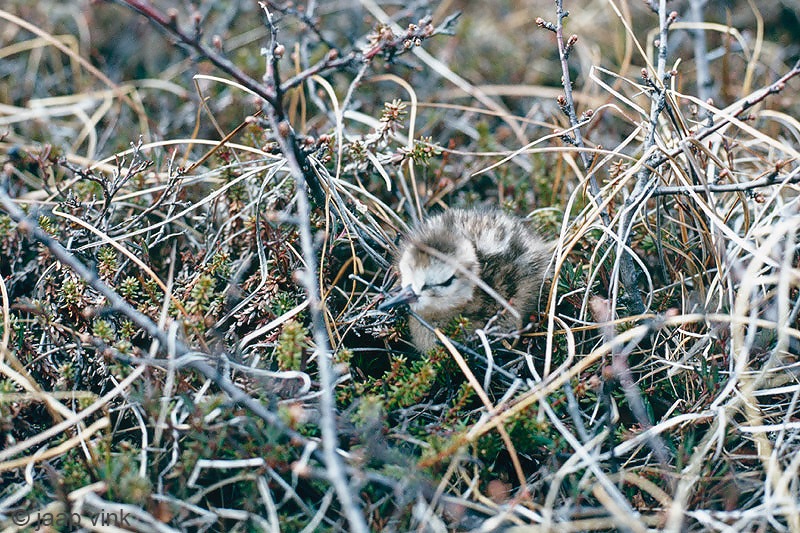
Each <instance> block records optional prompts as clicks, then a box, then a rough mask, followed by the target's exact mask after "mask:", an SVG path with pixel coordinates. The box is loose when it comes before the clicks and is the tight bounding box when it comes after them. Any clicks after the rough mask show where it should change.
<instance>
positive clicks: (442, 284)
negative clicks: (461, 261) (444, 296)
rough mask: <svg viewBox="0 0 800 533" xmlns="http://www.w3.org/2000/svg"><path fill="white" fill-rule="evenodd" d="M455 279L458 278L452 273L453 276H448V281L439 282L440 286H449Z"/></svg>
mask: <svg viewBox="0 0 800 533" xmlns="http://www.w3.org/2000/svg"><path fill="white" fill-rule="evenodd" d="M455 280H456V275H455V274H453V275H452V276H450V277H449V278H448V279H447V280H446V281H443V282H441V283H440V284H439V286H440V287H449V286H450V285H452V284H453V282H454V281H455Z"/></svg>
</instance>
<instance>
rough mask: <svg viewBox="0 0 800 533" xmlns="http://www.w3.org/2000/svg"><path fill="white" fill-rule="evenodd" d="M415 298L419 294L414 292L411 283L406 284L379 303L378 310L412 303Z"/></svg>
mask: <svg viewBox="0 0 800 533" xmlns="http://www.w3.org/2000/svg"><path fill="white" fill-rule="evenodd" d="M417 298H419V295H418V294H417V293H416V292H414V288H413V287H412V286H411V285H407V286H405V287H403V288H402V289H400V292H398V293H397V294H395V295H394V296H392V297H391V298H389V299H388V300H385V301H384V302H383V303H381V304H380V305H379V306H378V311H386V310H387V309H390V308H392V307H397V306H398V305H402V304H410V303H414V302H416V301H417Z"/></svg>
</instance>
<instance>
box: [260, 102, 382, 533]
mask: <svg viewBox="0 0 800 533" xmlns="http://www.w3.org/2000/svg"><path fill="white" fill-rule="evenodd" d="M265 112H266V115H267V117H269V121H270V123H271V125H272V129H273V130H274V131H276V132H278V135H277V136H276V140H277V142H278V145H279V146H280V149H281V152H283V155H284V157H286V162H287V164H288V167H289V172H290V173H291V175H292V177H293V178H294V180H295V184H296V189H297V219H298V226H299V229H300V244H301V251H302V256H303V261H304V262H305V265H306V266H305V269H304V270H303V273H302V275H301V281H302V284H303V287H304V288H305V291H306V295H307V297H308V304H309V305H308V309H309V314H310V315H311V326H312V333H313V337H314V344H315V345H316V352H317V367H318V369H319V381H320V406H319V410H320V431H321V433H322V450H323V457H324V461H325V466H326V468H327V475H328V479H329V480H330V482H331V484H332V485H333V487H334V489H336V494H337V496H338V497H339V503H341V505H342V508H343V510H344V514H345V516H346V517H347V520H348V522H349V523H350V530H351V531H354V532H356V533H366V532H367V531H369V530H368V528H367V524H366V522H365V520H364V516H363V515H362V513H361V510H360V509H359V507H358V504H357V502H356V501H355V499H354V498H353V495H352V494H351V493H350V485H349V483H348V481H347V478H346V477H345V473H344V469H343V465H342V461H341V458H340V457H339V455H338V453H337V451H336V448H337V440H338V437H337V431H336V412H335V407H336V406H335V399H334V394H333V392H334V391H333V387H334V383H335V382H336V376H335V370H334V369H333V366H332V365H331V351H330V348H329V346H330V344H329V342H328V333H327V330H326V329H325V317H324V316H323V305H322V301H321V297H320V291H319V286H318V285H317V281H316V280H317V257H316V253H315V251H314V246H313V241H312V235H311V221H310V220H309V214H310V208H309V205H308V197H307V192H306V191H307V184H306V179H305V174H304V173H303V170H302V168H301V167H300V162H299V161H298V160H297V158H296V157H295V155H294V152H293V151H292V148H291V146H290V144H289V143H290V141H289V139H288V136H289V131H290V127H289V124H288V123H287V122H278V118H277V116H276V114H275V113H274V111H273V110H271V109H265ZM284 133H285V135H284Z"/></svg>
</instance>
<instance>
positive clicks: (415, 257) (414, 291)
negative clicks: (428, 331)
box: [379, 228, 479, 318]
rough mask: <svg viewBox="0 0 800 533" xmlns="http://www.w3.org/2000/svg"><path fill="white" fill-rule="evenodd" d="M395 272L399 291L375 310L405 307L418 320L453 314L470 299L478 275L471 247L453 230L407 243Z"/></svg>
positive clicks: (419, 237) (475, 255)
mask: <svg viewBox="0 0 800 533" xmlns="http://www.w3.org/2000/svg"><path fill="white" fill-rule="evenodd" d="M397 269H398V270H399V271H400V285H401V289H400V291H399V292H398V293H396V294H395V295H393V296H392V297H391V298H389V299H388V300H386V301H385V302H383V304H381V306H380V307H379V308H380V309H381V310H385V309H388V308H390V307H394V306H397V305H401V304H408V305H409V307H410V308H411V310H412V311H414V312H415V313H418V314H419V315H420V316H421V317H422V318H430V317H441V316H448V315H452V314H456V313H457V312H458V310H459V309H460V308H462V307H463V306H464V305H465V304H467V303H468V302H469V301H470V300H471V299H472V297H473V293H474V291H475V285H474V283H473V282H472V279H474V278H475V276H477V275H478V272H479V266H478V258H477V254H476V252H475V246H474V245H473V244H472V242H470V241H469V239H467V238H466V237H464V236H463V235H460V234H459V233H458V232H457V230H456V229H455V228H452V229H451V231H449V232H446V233H436V234H427V235H421V236H417V237H416V238H411V239H409V240H408V241H407V242H406V244H405V245H404V246H403V247H402V248H401V251H400V256H399V260H398V262H397Z"/></svg>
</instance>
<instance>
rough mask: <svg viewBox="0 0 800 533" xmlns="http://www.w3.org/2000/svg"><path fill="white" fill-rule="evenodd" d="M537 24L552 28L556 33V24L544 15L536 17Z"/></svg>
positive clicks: (548, 28)
mask: <svg viewBox="0 0 800 533" xmlns="http://www.w3.org/2000/svg"><path fill="white" fill-rule="evenodd" d="M536 25H537V26H539V27H540V28H544V29H546V30H550V31H552V32H553V33H555V31H556V25H555V24H553V23H552V22H547V21H546V20H544V19H543V18H542V17H536Z"/></svg>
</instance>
